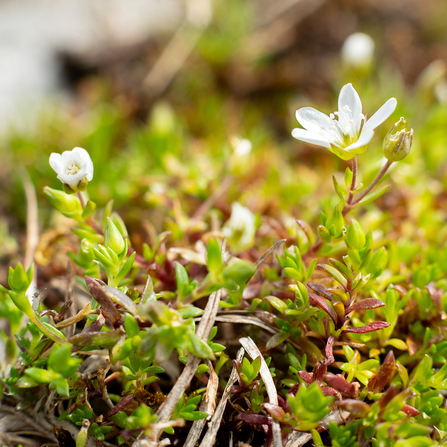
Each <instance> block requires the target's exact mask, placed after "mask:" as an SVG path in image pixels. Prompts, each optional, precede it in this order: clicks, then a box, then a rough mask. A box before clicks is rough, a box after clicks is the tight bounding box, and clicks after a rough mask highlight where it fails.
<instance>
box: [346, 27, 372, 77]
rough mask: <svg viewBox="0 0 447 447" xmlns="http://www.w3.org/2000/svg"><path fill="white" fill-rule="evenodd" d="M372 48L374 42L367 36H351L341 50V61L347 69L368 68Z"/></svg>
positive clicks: (362, 34) (358, 34) (355, 34)
mask: <svg viewBox="0 0 447 447" xmlns="http://www.w3.org/2000/svg"><path fill="white" fill-rule="evenodd" d="M374 47H375V44H374V40H373V39H372V38H371V37H370V36H368V34H364V33H354V34H351V35H350V36H349V37H348V38H347V39H346V40H345V43H344V44H343V47H342V49H341V58H342V61H343V62H344V63H345V64H346V65H347V66H348V67H352V68H356V69H362V68H368V67H369V66H370V65H371V63H372V61H373V56H374Z"/></svg>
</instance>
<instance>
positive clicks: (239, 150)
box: [230, 137, 252, 157]
mask: <svg viewBox="0 0 447 447" xmlns="http://www.w3.org/2000/svg"><path fill="white" fill-rule="evenodd" d="M230 141H231V145H232V146H233V148H234V155H236V156H238V157H245V156H246V155H248V154H249V153H250V152H251V149H252V144H251V141H250V140H247V139H246V138H239V137H232V138H231V140H230Z"/></svg>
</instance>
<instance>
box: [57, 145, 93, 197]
mask: <svg viewBox="0 0 447 447" xmlns="http://www.w3.org/2000/svg"><path fill="white" fill-rule="evenodd" d="M50 166H51V167H52V168H53V169H54V170H55V171H56V173H57V178H58V179H59V180H60V181H61V182H62V183H63V184H64V185H68V187H69V188H70V189H71V190H72V191H73V192H76V191H78V190H85V187H86V186H87V183H88V182H90V181H91V180H92V178H93V162H92V160H91V158H90V155H89V154H88V152H87V151H86V150H85V149H82V148H81V147H75V148H74V149H73V150H72V151H65V152H63V153H62V154H56V153H54V152H53V153H52V154H51V155H50Z"/></svg>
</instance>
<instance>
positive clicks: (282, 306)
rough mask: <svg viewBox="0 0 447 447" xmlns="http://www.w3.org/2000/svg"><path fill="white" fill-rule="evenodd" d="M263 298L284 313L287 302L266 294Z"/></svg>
mask: <svg viewBox="0 0 447 447" xmlns="http://www.w3.org/2000/svg"><path fill="white" fill-rule="evenodd" d="M264 299H265V300H267V301H268V302H269V303H270V304H271V305H272V306H273V307H274V308H275V309H276V310H278V311H279V312H281V313H282V314H283V315H284V314H285V313H286V310H287V304H286V303H285V302H284V301H283V300H282V299H280V298H278V297H276V296H271V295H270V296H266V297H265V298H264Z"/></svg>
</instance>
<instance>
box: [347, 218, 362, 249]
mask: <svg viewBox="0 0 447 447" xmlns="http://www.w3.org/2000/svg"><path fill="white" fill-rule="evenodd" d="M343 238H344V240H345V242H346V244H347V245H348V247H349V248H355V249H356V250H360V249H361V248H363V246H364V245H365V243H366V237H365V232H364V231H363V228H362V226H361V225H360V224H359V223H358V221H356V220H355V219H352V221H351V224H350V225H349V226H348V228H347V230H346V231H345V233H344V236H343Z"/></svg>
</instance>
